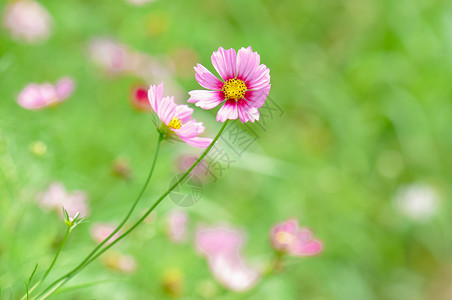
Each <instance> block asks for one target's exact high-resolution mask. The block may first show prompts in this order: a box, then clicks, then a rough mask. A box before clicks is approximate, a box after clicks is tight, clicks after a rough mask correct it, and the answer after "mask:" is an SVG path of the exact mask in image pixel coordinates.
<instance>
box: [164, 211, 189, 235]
mask: <svg viewBox="0 0 452 300" xmlns="http://www.w3.org/2000/svg"><path fill="white" fill-rule="evenodd" d="M187 223H188V214H187V213H186V212H185V211H183V210H173V211H171V212H170V213H169V215H168V217H167V224H168V233H169V236H170V238H171V240H172V241H173V242H176V243H180V242H183V241H184V240H185V238H186V236H187Z"/></svg>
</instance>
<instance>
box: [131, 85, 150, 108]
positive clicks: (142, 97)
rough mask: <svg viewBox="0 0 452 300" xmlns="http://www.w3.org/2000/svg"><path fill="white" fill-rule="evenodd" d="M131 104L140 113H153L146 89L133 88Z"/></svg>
mask: <svg viewBox="0 0 452 300" xmlns="http://www.w3.org/2000/svg"><path fill="white" fill-rule="evenodd" d="M130 103H131V105H132V107H133V108H135V109H136V110H138V111H152V108H151V104H150V103H149V99H148V91H147V90H146V88H145V87H142V86H135V87H133V89H132V95H131V97H130Z"/></svg>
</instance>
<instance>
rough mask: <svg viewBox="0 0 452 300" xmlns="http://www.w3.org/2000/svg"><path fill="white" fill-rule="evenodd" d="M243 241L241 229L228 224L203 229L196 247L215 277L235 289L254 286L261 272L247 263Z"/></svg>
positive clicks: (227, 286) (197, 238)
mask: <svg viewBox="0 0 452 300" xmlns="http://www.w3.org/2000/svg"><path fill="white" fill-rule="evenodd" d="M243 240H244V238H243V235H242V234H241V233H240V232H239V231H237V230H235V229H232V228H226V227H213V228H206V229H200V230H198V231H197V233H196V248H197V250H198V251H199V252H200V253H201V254H202V255H204V256H206V257H207V262H208V265H209V269H210V271H211V272H212V274H213V276H214V277H215V278H216V279H217V280H218V281H219V282H220V283H221V284H222V285H224V286H225V287H226V288H228V289H230V290H232V291H236V292H242V291H246V290H249V289H250V288H252V287H253V286H254V285H255V284H256V283H257V282H258V281H259V278H260V275H261V274H260V272H259V271H258V270H256V269H255V268H253V267H250V266H248V265H247V264H246V263H245V261H244V259H243V256H242V253H241V245H242V243H243Z"/></svg>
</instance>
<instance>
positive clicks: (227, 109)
mask: <svg viewBox="0 0 452 300" xmlns="http://www.w3.org/2000/svg"><path fill="white" fill-rule="evenodd" d="M237 118H238V110H237V102H236V101H235V100H232V99H230V100H227V101H226V102H225V103H224V104H223V106H222V107H221V108H220V110H219V111H218V114H217V122H225V121H226V120H227V119H230V120H235V119H237Z"/></svg>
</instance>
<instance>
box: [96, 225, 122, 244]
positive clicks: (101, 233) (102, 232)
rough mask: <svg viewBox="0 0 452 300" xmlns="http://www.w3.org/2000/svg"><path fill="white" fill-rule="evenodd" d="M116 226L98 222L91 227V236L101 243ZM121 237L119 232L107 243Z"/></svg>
mask: <svg viewBox="0 0 452 300" xmlns="http://www.w3.org/2000/svg"><path fill="white" fill-rule="evenodd" d="M115 228H116V226H113V225H110V224H106V223H96V224H94V225H93V226H92V227H91V237H92V238H93V240H94V241H95V242H96V243H98V244H100V243H102V241H103V240H105V239H106V238H107V237H108V236H109V235H110V234H111V233H112V232H113V231H114V230H115ZM118 237H119V234H118V232H117V233H115V234H114V235H113V236H112V237H111V239H110V240H109V241H108V242H107V244H110V243H112V242H113V241H114V240H116V239H117V238H118Z"/></svg>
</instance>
